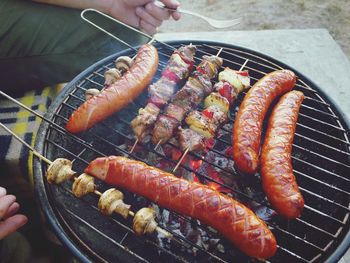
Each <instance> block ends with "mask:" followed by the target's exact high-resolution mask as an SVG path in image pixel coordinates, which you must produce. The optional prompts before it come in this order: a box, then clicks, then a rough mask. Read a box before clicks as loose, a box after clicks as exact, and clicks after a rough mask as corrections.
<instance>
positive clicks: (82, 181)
mask: <svg viewBox="0 0 350 263" xmlns="http://www.w3.org/2000/svg"><path fill="white" fill-rule="evenodd" d="M74 179H75V180H74V183H73V186H72V192H73V194H74V195H75V196H76V197H83V196H84V195H87V194H88V193H93V192H94V191H95V188H96V187H95V180H94V178H93V177H92V176H90V175H87V174H85V173H83V174H81V175H79V177H77V178H74Z"/></svg>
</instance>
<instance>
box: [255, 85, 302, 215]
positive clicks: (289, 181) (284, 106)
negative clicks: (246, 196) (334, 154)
mask: <svg viewBox="0 0 350 263" xmlns="http://www.w3.org/2000/svg"><path fill="white" fill-rule="evenodd" d="M303 99H304V94H303V93H302V92H300V91H295V90H293V91H290V92H288V93H287V94H285V95H283V96H282V97H281V99H280V100H279V101H278V103H277V105H276V106H275V107H274V108H273V111H272V114H271V116H270V118H269V123H268V127H267V133H266V137H265V141H264V143H263V147H262V151H261V178H262V183H263V188H264V191H265V193H266V196H267V198H268V200H269V201H270V203H271V205H272V206H273V207H274V208H275V209H276V211H277V213H279V214H280V215H281V216H283V217H285V218H288V219H294V218H296V217H298V216H300V214H301V212H302V210H303V208H304V199H303V196H302V195H301V193H300V191H299V188H298V185H297V182H296V180H295V176H294V174H293V167H292V160H291V156H292V144H293V139H294V133H295V128H296V123H297V119H298V113H299V108H300V106H301V103H302V101H303Z"/></svg>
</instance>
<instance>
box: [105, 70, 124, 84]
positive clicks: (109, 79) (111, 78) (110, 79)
mask: <svg viewBox="0 0 350 263" xmlns="http://www.w3.org/2000/svg"><path fill="white" fill-rule="evenodd" d="M121 76H122V73H121V72H120V71H119V70H118V69H116V68H111V69H109V70H107V71H106V72H105V74H104V77H105V86H109V85H112V84H113V83H114V82H116V81H117V80H118V79H120V78H121Z"/></svg>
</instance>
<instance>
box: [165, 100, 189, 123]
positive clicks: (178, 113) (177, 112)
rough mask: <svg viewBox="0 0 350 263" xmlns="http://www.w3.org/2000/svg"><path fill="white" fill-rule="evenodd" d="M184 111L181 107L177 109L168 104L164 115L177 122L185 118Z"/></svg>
mask: <svg viewBox="0 0 350 263" xmlns="http://www.w3.org/2000/svg"><path fill="white" fill-rule="evenodd" d="M185 113H186V112H185V110H184V109H183V108H182V107H179V106H177V105H175V104H173V103H170V104H169V105H168V107H167V108H166V110H165V114H166V115H168V116H170V117H173V118H175V119H177V120H178V121H179V122H181V121H182V120H183V118H184V117H185Z"/></svg>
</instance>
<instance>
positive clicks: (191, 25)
mask: <svg viewBox="0 0 350 263" xmlns="http://www.w3.org/2000/svg"><path fill="white" fill-rule="evenodd" d="M180 2H181V6H182V8H184V9H188V10H192V11H196V12H199V13H201V14H203V15H206V16H209V17H212V18H217V19H231V18H237V17H242V18H243V21H242V23H241V24H239V25H237V26H235V27H233V28H228V29H226V30H264V29H306V28H326V29H327V30H328V31H329V33H330V34H331V35H332V37H333V38H334V39H335V41H336V42H337V43H338V44H339V45H340V47H341V48H342V50H343V51H344V53H345V54H346V55H347V57H348V58H349V59H350V1H349V0H333V1H330V0H328V1H325V0H289V1H283V0H192V1H180ZM215 30H217V29H215V28H211V27H210V26H208V24H207V23H206V22H203V21H201V20H199V19H196V18H194V17H192V16H189V15H183V16H182V18H181V20H180V21H178V22H176V23H174V22H172V21H169V22H165V23H164V24H163V26H162V27H161V28H160V32H167V33H169V32H191V31H215ZM220 30H222V29H220Z"/></svg>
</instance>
